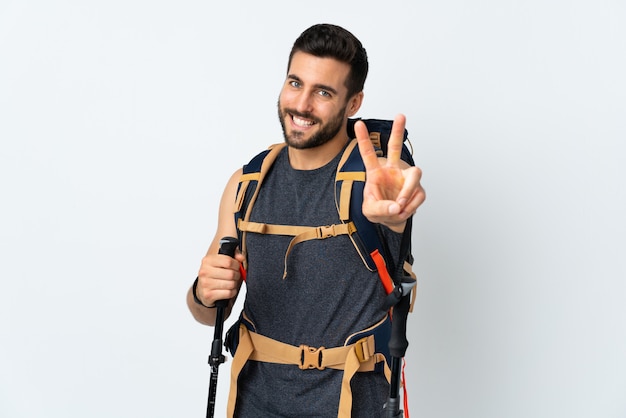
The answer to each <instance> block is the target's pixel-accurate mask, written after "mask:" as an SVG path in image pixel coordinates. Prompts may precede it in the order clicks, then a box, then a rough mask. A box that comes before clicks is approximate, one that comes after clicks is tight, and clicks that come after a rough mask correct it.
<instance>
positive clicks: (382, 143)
mask: <svg viewBox="0 0 626 418" xmlns="http://www.w3.org/2000/svg"><path fill="white" fill-rule="evenodd" d="M357 120H359V119H349V121H348V133H349V135H350V137H354V136H355V134H354V124H355V123H356V121H357ZM362 120H363V122H364V123H365V124H366V126H367V129H368V132H369V134H370V140H371V141H372V144H373V145H374V148H375V149H376V152H377V154H378V156H380V157H384V156H386V155H387V145H388V143H389V137H390V135H391V127H392V125H393V121H391V120H383V119H362ZM403 139H404V144H403V146H402V153H401V159H402V160H404V161H405V162H406V163H407V164H409V165H415V163H414V161H413V157H412V155H411V152H410V151H409V149H408V147H407V142H409V141H408V131H406V130H405V131H404V138H403ZM365 178H366V176H365V165H364V164H363V159H362V158H361V154H360V152H359V150H358V147H357V146H356V139H354V140H352V142H351V144H350V145H349V146H348V147H347V148H346V150H345V151H344V155H343V156H342V159H341V161H340V163H339V167H338V170H337V175H336V179H335V200H336V204H337V210H338V212H339V217H340V219H341V221H342V222H349V221H352V222H353V223H354V224H355V226H356V233H355V234H352V235H351V238H352V242H353V244H354V246H355V248H356V250H357V251H358V253H359V254H360V256H361V259H362V260H363V262H364V264H365V265H366V266H367V268H368V269H370V270H372V271H377V272H378V274H379V277H380V279H381V281H382V283H383V286H384V287H385V290H386V291H387V293H391V291H392V290H393V288H394V282H396V281H397V280H398V279H397V277H398V276H399V273H398V270H404V271H406V272H408V273H409V274H410V275H412V268H411V265H412V263H413V258H412V255H411V249H410V236H411V227H410V225H411V224H410V223H408V224H407V228H405V231H404V234H403V239H402V245H401V249H400V252H401V253H402V254H401V255H400V257H399V259H395V257H393V256H392V255H391V254H390V253H389V250H388V249H387V245H386V243H385V242H384V239H383V238H382V234H381V231H380V226H379V225H377V224H374V223H372V222H370V221H369V220H368V219H367V218H366V217H365V215H363V212H362V205H363V188H364V187H365Z"/></svg>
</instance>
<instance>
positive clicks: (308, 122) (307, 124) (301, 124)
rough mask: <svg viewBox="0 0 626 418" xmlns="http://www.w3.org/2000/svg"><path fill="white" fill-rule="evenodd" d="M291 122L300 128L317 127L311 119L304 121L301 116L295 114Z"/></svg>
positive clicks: (292, 115)
mask: <svg viewBox="0 0 626 418" xmlns="http://www.w3.org/2000/svg"><path fill="white" fill-rule="evenodd" d="M291 120H292V121H293V123H294V125H296V126H298V127H300V128H308V127H310V126H313V125H315V123H316V122H315V121H314V120H311V119H304V118H301V117H299V116H296V115H294V114H291Z"/></svg>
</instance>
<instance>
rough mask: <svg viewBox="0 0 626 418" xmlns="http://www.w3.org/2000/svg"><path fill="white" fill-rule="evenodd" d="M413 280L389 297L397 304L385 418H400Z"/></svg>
mask: <svg viewBox="0 0 626 418" xmlns="http://www.w3.org/2000/svg"><path fill="white" fill-rule="evenodd" d="M415 284H416V282H415V280H412V279H411V280H410V281H403V282H402V283H400V284H398V285H396V288H395V289H394V291H393V292H392V294H390V295H389V296H390V297H392V298H393V299H395V300H397V301H398V302H397V303H396V304H395V306H394V308H393V319H392V321H391V338H390V339H389V353H390V354H391V382H390V385H389V398H388V399H387V402H386V403H385V414H384V417H385V418H402V417H403V416H404V414H403V411H402V410H401V409H400V386H401V385H402V383H401V378H402V359H403V358H404V355H405V354H406V349H407V347H408V346H409V342H408V340H407V339H406V320H407V316H408V314H409V308H410V305H411V302H410V298H411V296H410V295H411V290H412V289H413V287H414V286H415Z"/></svg>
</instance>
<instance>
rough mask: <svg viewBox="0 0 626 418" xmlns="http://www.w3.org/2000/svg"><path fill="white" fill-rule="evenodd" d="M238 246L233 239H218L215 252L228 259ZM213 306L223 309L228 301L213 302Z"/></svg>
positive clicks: (233, 254) (235, 239)
mask: <svg viewBox="0 0 626 418" xmlns="http://www.w3.org/2000/svg"><path fill="white" fill-rule="evenodd" d="M238 245H239V240H238V239H237V238H235V237H223V238H222V239H220V248H219V250H218V251H217V253H218V254H224V255H227V256H229V257H234V256H235V251H236V250H237V246H238ZM215 306H217V307H221V308H225V307H227V306H228V300H218V301H215Z"/></svg>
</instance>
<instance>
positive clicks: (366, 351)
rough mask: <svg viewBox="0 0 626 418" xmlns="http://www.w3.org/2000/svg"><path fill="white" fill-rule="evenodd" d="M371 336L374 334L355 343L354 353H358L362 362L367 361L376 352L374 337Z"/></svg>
mask: <svg viewBox="0 0 626 418" xmlns="http://www.w3.org/2000/svg"><path fill="white" fill-rule="evenodd" d="M371 337H372V336H369V337H365V338H361V339H360V340H358V341H357V342H356V343H354V353H355V354H356V356H357V358H358V359H359V362H360V363H365V362H366V361H368V360H369V359H370V358H372V356H374V355H375V354H376V346H375V345H374V338H371Z"/></svg>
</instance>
